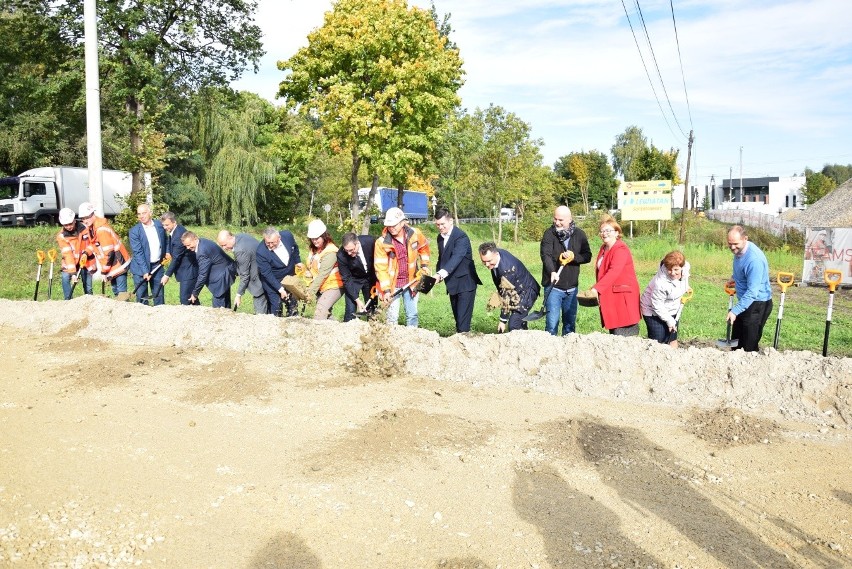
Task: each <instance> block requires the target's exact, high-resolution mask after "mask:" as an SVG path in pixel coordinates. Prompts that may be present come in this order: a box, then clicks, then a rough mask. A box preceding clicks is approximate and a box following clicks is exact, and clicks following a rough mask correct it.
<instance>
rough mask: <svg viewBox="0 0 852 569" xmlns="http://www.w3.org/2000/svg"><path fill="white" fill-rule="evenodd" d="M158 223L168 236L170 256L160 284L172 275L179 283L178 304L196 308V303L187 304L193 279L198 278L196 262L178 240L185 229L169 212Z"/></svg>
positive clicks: (192, 254) (164, 282)
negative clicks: (192, 305)
mask: <svg viewBox="0 0 852 569" xmlns="http://www.w3.org/2000/svg"><path fill="white" fill-rule="evenodd" d="M160 221H161V222H162V224H163V229H165V230H166V233H167V234H168V236H169V239H168V241H169V247H168V252H169V253H170V254H171V256H172V260H171V262H170V263H169V266H168V267H166V274H164V275H163V278H162V279H160V284H161V285H163V286H165V285H166V283H167V282H169V279H170V278H171V276H172V275H174V277H175V280H176V281H177V282H178V283H180V293H179V298H180V303H181V304H183V305H189V304H194V305H196V306H198V304H199V303H198V301H196V302H194V303H193V302H189V297H190V296H192V288H193V287H194V286H195V279H196V278H198V261H197V260H196V258H195V253H193V252H192V251H190V250H189V249H187V248H186V247H184V246H183V243H181V240H180V238H181V237H182V236H183V234H184V233H185V232H186V228H185V227H184V226H183V225H180V224H179V223H178V222H177V217H175V214H173V213H172V212H170V211H167V212H166V213H164V214H163V215H161V216H160Z"/></svg>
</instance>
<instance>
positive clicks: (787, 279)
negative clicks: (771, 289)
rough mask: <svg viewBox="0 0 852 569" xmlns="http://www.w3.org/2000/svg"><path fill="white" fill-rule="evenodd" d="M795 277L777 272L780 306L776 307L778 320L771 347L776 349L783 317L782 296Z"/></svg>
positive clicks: (791, 274)
mask: <svg viewBox="0 0 852 569" xmlns="http://www.w3.org/2000/svg"><path fill="white" fill-rule="evenodd" d="M795 278H796V275H794V274H793V273H782V272H780V271H779V272H778V277H777V278H776V281H775V282H777V283H778V286H780V287H781V304H779V305H778V319H777V320H776V321H775V340H774V341H773V342H772V347H773V348H774V349H776V350H777V349H778V335H779V334H780V333H781V319H782V318H783V317H784V295H786V294H787V287H788V286H790V285H791V284H793V280H795Z"/></svg>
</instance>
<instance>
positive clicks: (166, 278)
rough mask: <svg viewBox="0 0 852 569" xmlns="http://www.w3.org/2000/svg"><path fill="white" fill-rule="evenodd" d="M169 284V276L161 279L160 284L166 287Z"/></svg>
mask: <svg viewBox="0 0 852 569" xmlns="http://www.w3.org/2000/svg"><path fill="white" fill-rule="evenodd" d="M167 282H169V275H163V278H161V279H160V284H161V285H163V286H166V283H167Z"/></svg>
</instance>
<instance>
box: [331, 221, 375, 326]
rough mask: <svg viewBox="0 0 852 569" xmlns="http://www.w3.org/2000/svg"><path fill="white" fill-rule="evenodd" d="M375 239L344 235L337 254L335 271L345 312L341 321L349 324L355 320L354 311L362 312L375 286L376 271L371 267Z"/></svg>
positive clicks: (351, 234) (352, 234)
mask: <svg viewBox="0 0 852 569" xmlns="http://www.w3.org/2000/svg"><path fill="white" fill-rule="evenodd" d="M375 247H376V238H375V237H372V236H370V235H355V234H354V233H344V234H343V238H342V242H341V244H340V250H339V251H338V252H337V270H338V271H339V272H340V279H341V280H342V281H343V292H344V299H345V300H346V310H345V311H344V312H343V321H344V322H349V321H350V320H352V319H353V318H355V310H356V309H357V310H359V311H363V310H364V306H363V303H362V302H361V299H359V298H358V296H359V295H362V296H363V297H364V301H367V300H369V299H370V290H371V289H372V288H373V287H374V286H375V285H376V269H375V267H374V266H373V252H374V251H373V250H374V249H375Z"/></svg>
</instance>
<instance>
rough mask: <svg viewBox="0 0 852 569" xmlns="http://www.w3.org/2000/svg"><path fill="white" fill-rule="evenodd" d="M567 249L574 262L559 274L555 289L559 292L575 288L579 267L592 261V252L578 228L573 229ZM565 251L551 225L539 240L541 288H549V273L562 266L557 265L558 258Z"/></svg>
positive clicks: (587, 241) (586, 239)
mask: <svg viewBox="0 0 852 569" xmlns="http://www.w3.org/2000/svg"><path fill="white" fill-rule="evenodd" d="M568 249H570V250H571V251H573V252H574V260H572V261H571V262H570V263H568V264H567V265H565V268H564V269H562V272H561V273H559V280H558V281H556V288H558V289H561V290H568V289H572V288H575V287H576V286H577V282H578V280H579V278H580V265H584V264H586V263H588V262H590V261H591V260H592V250H591V248H590V247H589V240H588V238H587V237H586V234H585V233H584V232H583V230H582V229H580V228H579V227H574V231H573V232H572V234H571V237H570V239H569V240H568ZM566 250H567V249H565V247H564V245H563V243H562V240H560V239H559V236H558V235H557V233H556V228H555V227H553V225H551V226H550V227H548V228H547V230H546V231H545V232H544V236H542V238H541V247H540V250H539V253H540V255H541V264H542V270H541V284H542V286H545V287H547V286H550V273H555V272H557V271H558V270H559V267H561V266H562V265H560V264H559V256H560V255H561V254H562V252H563V251H566Z"/></svg>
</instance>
